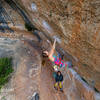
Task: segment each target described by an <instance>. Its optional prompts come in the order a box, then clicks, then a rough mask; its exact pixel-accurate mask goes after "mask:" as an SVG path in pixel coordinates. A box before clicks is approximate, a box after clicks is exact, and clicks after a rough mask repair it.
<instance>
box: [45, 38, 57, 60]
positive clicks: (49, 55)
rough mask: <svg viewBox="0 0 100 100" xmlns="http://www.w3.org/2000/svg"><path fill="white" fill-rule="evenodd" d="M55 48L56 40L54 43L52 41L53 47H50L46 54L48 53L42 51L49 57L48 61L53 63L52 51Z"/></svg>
mask: <svg viewBox="0 0 100 100" xmlns="http://www.w3.org/2000/svg"><path fill="white" fill-rule="evenodd" d="M55 46H56V39H55V41H54V43H53V46H52V48H51V50H50V51H49V52H48V51H44V53H46V54H47V55H48V57H49V59H50V60H51V61H54V59H55V58H54V57H53V54H54V50H55Z"/></svg>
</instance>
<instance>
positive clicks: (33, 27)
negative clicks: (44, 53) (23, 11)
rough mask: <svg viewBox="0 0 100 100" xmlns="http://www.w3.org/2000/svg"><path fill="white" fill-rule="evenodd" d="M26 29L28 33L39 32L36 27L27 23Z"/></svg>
mask: <svg viewBox="0 0 100 100" xmlns="http://www.w3.org/2000/svg"><path fill="white" fill-rule="evenodd" d="M25 28H26V29H27V30H28V31H32V30H33V31H34V30H38V29H37V28H36V27H35V26H34V25H31V24H29V23H25Z"/></svg>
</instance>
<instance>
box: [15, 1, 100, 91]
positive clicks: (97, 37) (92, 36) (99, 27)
mask: <svg viewBox="0 0 100 100" xmlns="http://www.w3.org/2000/svg"><path fill="white" fill-rule="evenodd" d="M15 1H16V2H17V3H18V4H19V5H20V6H21V7H22V8H23V9H24V11H25V12H26V13H27V14H28V16H29V18H30V20H31V21H32V23H33V24H34V25H36V26H37V28H38V29H41V30H42V31H43V32H45V34H46V35H47V36H49V37H50V38H51V39H54V38H56V39H57V42H58V45H60V46H61V47H62V48H63V49H64V50H65V51H67V52H68V53H69V54H71V56H72V57H73V58H74V60H75V61H74V63H75V64H76V66H77V68H76V71H77V72H78V73H79V74H80V75H81V76H82V77H84V78H85V80H86V81H87V82H88V83H89V84H92V83H93V82H94V84H93V85H94V87H95V88H97V89H98V90H99V91H100V16H99V13H100V6H99V5H100V1H99V0H92V1H91V0H15Z"/></svg>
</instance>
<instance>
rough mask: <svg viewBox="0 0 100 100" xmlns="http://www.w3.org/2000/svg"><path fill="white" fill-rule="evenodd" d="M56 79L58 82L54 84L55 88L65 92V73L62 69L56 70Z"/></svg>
mask: <svg viewBox="0 0 100 100" xmlns="http://www.w3.org/2000/svg"><path fill="white" fill-rule="evenodd" d="M55 81H56V83H55V85H54V88H55V89H56V90H58V89H60V91H61V92H63V87H62V82H63V75H62V73H61V72H60V71H57V72H56V76H55Z"/></svg>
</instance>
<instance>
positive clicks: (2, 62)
mask: <svg viewBox="0 0 100 100" xmlns="http://www.w3.org/2000/svg"><path fill="white" fill-rule="evenodd" d="M12 72H13V68H12V58H0V88H2V86H3V85H5V84H6V83H7V82H8V79H9V75H10V74H11V73H12Z"/></svg>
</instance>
